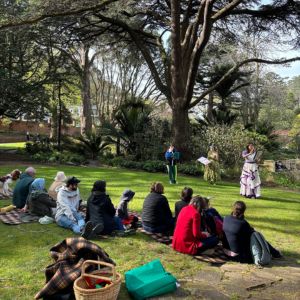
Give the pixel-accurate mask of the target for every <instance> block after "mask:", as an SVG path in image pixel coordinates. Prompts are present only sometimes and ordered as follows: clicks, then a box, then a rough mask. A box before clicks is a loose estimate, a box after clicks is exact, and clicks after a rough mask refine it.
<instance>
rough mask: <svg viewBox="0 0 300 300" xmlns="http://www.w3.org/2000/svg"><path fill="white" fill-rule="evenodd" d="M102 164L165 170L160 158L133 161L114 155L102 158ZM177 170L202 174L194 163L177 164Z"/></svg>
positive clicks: (148, 170)
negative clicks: (110, 157)
mask: <svg viewBox="0 0 300 300" xmlns="http://www.w3.org/2000/svg"><path fill="white" fill-rule="evenodd" d="M101 163H102V164H105V165H109V166H113V167H121V168H127V169H136V170H143V171H147V172H153V173H156V172H166V170H167V168H166V163H165V162H164V161H161V160H146V161H134V160H128V159H127V157H126V158H124V157H115V158H113V159H107V158H103V159H102V160H101ZM177 166H178V172H179V173H181V174H186V175H192V176H201V175H203V168H202V166H200V165H196V164H178V165H177Z"/></svg>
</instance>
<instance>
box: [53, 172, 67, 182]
mask: <svg viewBox="0 0 300 300" xmlns="http://www.w3.org/2000/svg"><path fill="white" fill-rule="evenodd" d="M66 179H67V177H66V175H65V173H64V172H62V171H59V172H57V174H56V176H55V178H54V180H55V181H65V180H66Z"/></svg>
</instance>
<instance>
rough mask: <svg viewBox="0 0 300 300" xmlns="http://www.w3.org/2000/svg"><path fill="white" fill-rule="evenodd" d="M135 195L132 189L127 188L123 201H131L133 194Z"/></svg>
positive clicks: (122, 197)
mask: <svg viewBox="0 0 300 300" xmlns="http://www.w3.org/2000/svg"><path fill="white" fill-rule="evenodd" d="M134 195H135V192H133V191H132V190H125V191H124V192H123V194H122V196H121V199H120V200H121V201H130V200H131V199H132V198H133V196H134Z"/></svg>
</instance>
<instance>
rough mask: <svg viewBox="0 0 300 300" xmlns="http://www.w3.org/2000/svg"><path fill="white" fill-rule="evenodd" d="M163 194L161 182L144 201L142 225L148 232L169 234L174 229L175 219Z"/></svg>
mask: <svg viewBox="0 0 300 300" xmlns="http://www.w3.org/2000/svg"><path fill="white" fill-rule="evenodd" d="M163 193H164V186H163V185H162V184H161V183H160V182H154V183H153V184H152V185H151V189H150V194H148V196H147V197H146V198H145V200H144V204H143V211H142V224H143V228H144V230H146V231H148V232H151V233H163V234H169V233H171V232H172V231H173V229H174V218H173V216H172V212H171V209H170V206H169V202H168V200H167V198H166V197H165V196H164V195H163Z"/></svg>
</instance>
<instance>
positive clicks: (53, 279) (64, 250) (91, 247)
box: [35, 237, 115, 299]
mask: <svg viewBox="0 0 300 300" xmlns="http://www.w3.org/2000/svg"><path fill="white" fill-rule="evenodd" d="M50 255H51V257H52V258H53V259H54V261H55V263H54V264H52V265H49V266H48V267H47V268H46V271H45V275H46V285H45V286H44V287H43V288H42V289H41V290H40V291H39V292H38V293H37V294H36V295H35V299H40V298H44V297H48V296H51V295H53V294H55V293H59V292H61V291H63V290H65V289H66V288H68V287H70V288H72V287H73V283H74V281H75V280H76V279H77V278H78V277H79V276H80V274H81V265H82V263H83V262H84V261H85V260H87V259H92V260H101V261H104V262H108V263H111V264H114V265H115V263H114V261H113V260H111V259H110V258H109V256H108V254H107V253H106V252H105V251H104V250H103V249H101V248H100V247H99V246H98V245H96V244H94V243H92V242H89V241H87V240H86V239H84V238H82V237H77V238H67V239H65V240H63V241H62V242H60V243H58V244H56V245H55V246H54V247H52V248H51V249H50Z"/></svg>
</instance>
